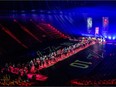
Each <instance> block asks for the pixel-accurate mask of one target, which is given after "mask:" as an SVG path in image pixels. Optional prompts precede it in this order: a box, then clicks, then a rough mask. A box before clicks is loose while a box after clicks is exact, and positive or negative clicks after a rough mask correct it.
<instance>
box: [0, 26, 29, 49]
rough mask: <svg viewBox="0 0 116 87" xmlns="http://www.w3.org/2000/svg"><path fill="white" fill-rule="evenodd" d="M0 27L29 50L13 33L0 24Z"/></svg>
mask: <svg viewBox="0 0 116 87" xmlns="http://www.w3.org/2000/svg"><path fill="white" fill-rule="evenodd" d="M0 26H1V27H2V30H3V31H4V32H5V33H7V34H8V35H9V36H11V37H12V38H13V39H14V40H15V41H16V42H18V43H19V44H20V45H22V46H23V47H24V48H28V47H27V46H26V45H24V44H23V43H22V42H21V41H20V40H19V39H18V38H17V37H16V36H15V35H14V34H13V33H12V32H10V31H9V30H8V29H7V28H5V27H4V26H2V25H1V24H0Z"/></svg>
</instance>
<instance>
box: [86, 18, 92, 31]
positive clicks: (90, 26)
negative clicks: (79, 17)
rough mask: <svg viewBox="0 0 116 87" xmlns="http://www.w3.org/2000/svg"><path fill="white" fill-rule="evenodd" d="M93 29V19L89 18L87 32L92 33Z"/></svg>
mask: <svg viewBox="0 0 116 87" xmlns="http://www.w3.org/2000/svg"><path fill="white" fill-rule="evenodd" d="M91 28H92V18H91V17H88V18H87V31H88V33H90V32H91Z"/></svg>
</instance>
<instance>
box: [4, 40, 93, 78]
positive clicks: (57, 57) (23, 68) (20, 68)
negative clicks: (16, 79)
mask: <svg viewBox="0 0 116 87" xmlns="http://www.w3.org/2000/svg"><path fill="white" fill-rule="evenodd" d="M91 43H92V41H91V40H87V41H86V42H84V43H81V42H80V43H75V44H73V45H70V46H66V47H64V48H61V49H59V50H56V51H54V52H52V53H50V54H48V55H43V56H41V57H37V58H34V59H33V60H31V61H30V62H28V63H26V64H17V65H15V64H6V65H5V68H4V69H3V70H2V72H3V71H5V72H7V71H8V72H12V73H15V74H18V75H19V76H23V77H25V79H27V78H28V77H27V74H28V73H37V74H38V73H40V72H39V70H40V69H43V68H47V67H49V66H51V65H53V64H55V63H56V62H58V61H61V60H63V59H64V58H67V57H69V56H71V55H73V54H74V53H76V50H78V49H80V48H83V47H85V46H86V45H89V44H91Z"/></svg>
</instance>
